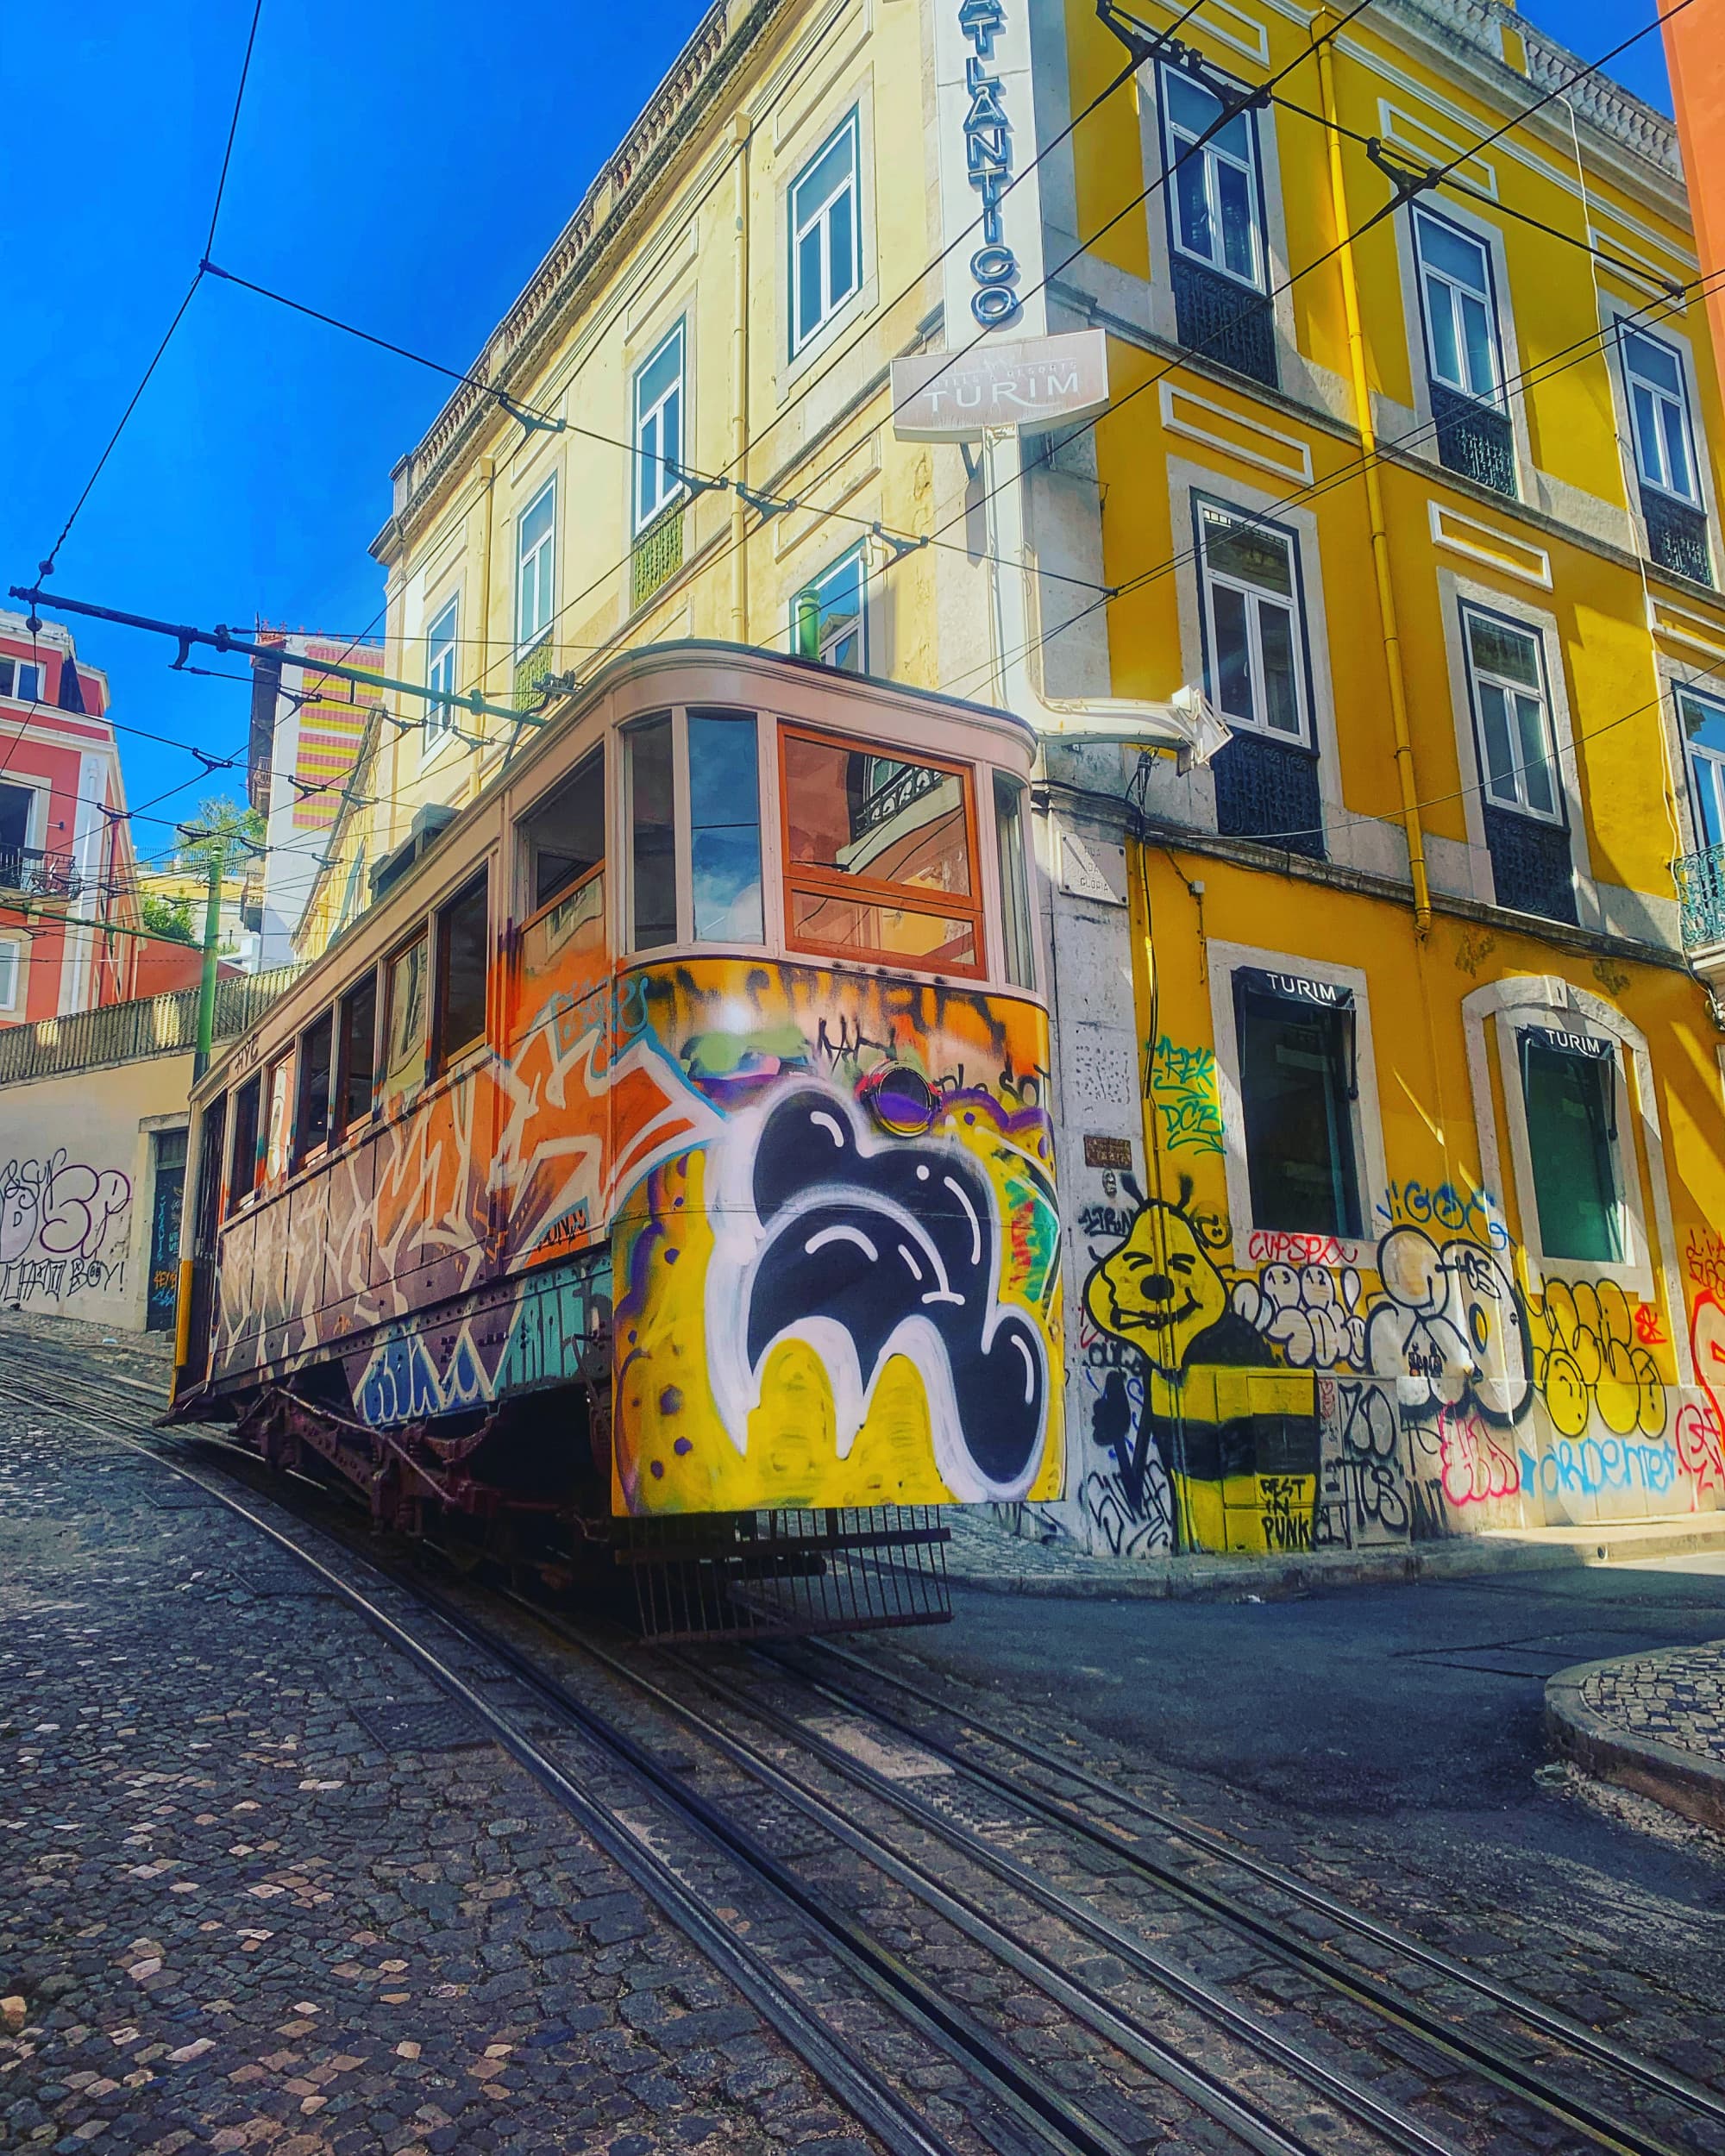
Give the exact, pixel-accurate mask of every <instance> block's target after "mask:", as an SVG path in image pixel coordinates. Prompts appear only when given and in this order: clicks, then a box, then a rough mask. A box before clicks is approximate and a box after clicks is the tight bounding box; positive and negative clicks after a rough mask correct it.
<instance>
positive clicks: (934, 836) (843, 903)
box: [783, 728, 982, 973]
mask: <svg viewBox="0 0 1725 2156" xmlns="http://www.w3.org/2000/svg"><path fill="white" fill-rule="evenodd" d="M783 755H784V788H783V791H784V798H785V824H786V837H787V862H786V871H787V893H786V925H787V934H788V937H789V939H790V940H791V941H792V942H793V943H799V944H801V945H803V946H805V947H812V948H815V949H819V950H828V951H833V952H839V953H844V954H845V955H847V956H855V957H859V958H875V959H888V960H894V961H897V962H907V963H909V964H911V965H913V966H925V967H927V968H930V970H931V971H938V972H943V973H975V972H979V971H980V970H981V967H982V906H981V902H980V899H979V898H978V896H977V881H978V880H977V877H976V874H975V862H974V854H973V845H972V830H971V816H970V803H969V782H968V780H967V778H966V776H965V774H964V773H963V771H960V770H953V769H951V768H948V767H947V766H945V765H943V764H935V763H919V762H912V761H909V760H908V759H907V758H905V757H901V756H896V755H888V754H886V753H884V752H882V751H880V750H874V749H858V748H856V747H854V746H852V745H850V744H847V743H844V742H837V741H831V740H829V739H827V738H825V736H819V735H813V734H804V733H800V732H796V731H793V730H791V729H790V728H787V729H786V730H785V731H784V735H783Z"/></svg>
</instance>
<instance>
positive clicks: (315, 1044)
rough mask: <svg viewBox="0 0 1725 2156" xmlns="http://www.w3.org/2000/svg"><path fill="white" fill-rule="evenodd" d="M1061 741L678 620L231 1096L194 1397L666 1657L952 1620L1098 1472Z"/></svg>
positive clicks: (510, 775) (592, 689) (423, 871)
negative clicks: (1062, 898) (1055, 783)
mask: <svg viewBox="0 0 1725 2156" xmlns="http://www.w3.org/2000/svg"><path fill="white" fill-rule="evenodd" d="M1031 765H1032V737H1031V736H1030V733H1029V730H1028V729H1026V727H1025V726H1024V725H1023V724H1021V723H1020V722H1019V720H1017V719H1015V718H1013V717H1011V716H1010V715H1008V714H1007V713H1004V712H1001V711H992V710H988V709H985V708H982V707H980V706H978V705H971V704H966V703H961V702H958V701H956V700H954V699H948V698H944V697H939V696H934V695H930V694H926V693H919V692H918V691H915V690H912V689H907V688H904V687H900V686H896V685H893V684H888V683H886V682H882V681H878V680H871V679H869V678H866V677H862V676H855V675H850V674H841V673H837V672H835V671H834V670H832V669H831V668H828V667H819V666H816V665H814V664H812V662H809V661H803V660H799V659H793V658H787V657H781V656H777V655H773V654H769V653H764V652H760V651H755V650H750V649H744V648H741V647H737V646H734V645H729V644H719V643H711V642H695V641H690V642H677V643H668V644H662V645H657V646H654V647H650V648H649V649H643V650H640V651H634V652H630V653H627V654H625V655H623V656H621V657H619V658H618V659H617V660H615V661H612V663H611V664H610V665H608V666H607V667H605V668H604V669H603V670H602V671H601V672H599V674H596V675H595V676H594V678H593V680H591V681H589V682H588V683H586V685H585V686H583V687H582V688H581V690H580V691H579V692H578V693H577V694H576V695H575V696H574V698H573V699H570V700H569V701H568V703H567V704H566V705H565V706H564V707H563V708H562V709H561V711H558V712H557V713H556V714H555V716H554V717H553V718H551V719H550V721H549V723H547V724H544V725H543V726H542V727H541V728H540V729H539V730H537V731H536V734H535V735H534V736H532V737H530V739H529V740H528V741H527V742H526V743H525V744H524V746H523V747H522V748H521V749H519V750H518V751H516V752H514V753H511V754H510V755H505V756H503V757H502V758H501V760H500V763H499V768H496V769H494V770H493V772H492V774H491V775H490V777H489V778H488V780H486V783H485V784H484V785H483V786H482V787H480V790H479V791H478V792H477V793H476V794H475V796H474V798H473V799H472V800H471V801H470V802H469V803H468V804H467V805H466V806H464V807H462V808H461V811H460V812H459V813H457V814H455V815H454V816H453V817H452V818H449V820H448V821H447V822H446V823H444V824H442V826H441V827H437V826H436V824H435V820H434V819H432V818H427V817H426V816H425V814H424V812H421V816H420V818H418V819H417V821H416V825H415V829H414V830H413V832H412V833H411V836H410V837H409V838H408V839H407V840H406V841H405V843H403V845H402V846H401V847H399V848H398V849H397V851H396V852H395V853H394V854H392V855H391V856H388V857H387V858H386V860H384V861H383V862H380V863H379V864H378V866H377V867H376V868H374V870H373V874H372V878H371V887H372V893H373V902H372V904H371V905H370V906H369V907H368V908H367V910H366V911H365V912H362V913H361V915H360V916H359V918H357V919H356V920H355V921H354V922H353V924H351V925H350V926H348V928H347V929H345V930H344V931H343V932H342V934H341V935H340V936H338V937H337V938H336V941H335V942H334V943H332V944H331V945H330V947H329V950H327V951H326V952H325V953H324V955H323V956H322V957H321V958H320V959H318V960H317V962H315V963H313V964H312V965H311V966H310V967H308V968H307V969H306V970H305V972H304V974H303V975H301V976H300V978H299V979H298V981H296V982H295V983H294V985H293V986H292V987H291V988H290V989H289V990H288V991H287V993H285V994H284V995H283V996H282V997H281V998H280V999H279V1001H278V1002H277V1003H276V1004H275V1005H273V1006H272V1008H271V1009H270V1011H269V1012H267V1015H266V1016H265V1018H263V1019H262V1020H261V1021H260V1023H259V1024H258V1025H256V1026H254V1028H253V1030H252V1031H250V1033H248V1035H246V1036H245V1037H243V1038H242V1039H240V1040H238V1041H236V1042H235V1044H233V1045H232V1046H231V1047H230V1048H229V1049H227V1050H226V1051H225V1052H224V1053H223V1054H222V1055H221V1056H220V1057H219V1059H218V1060H217V1061H216V1062H215V1063H214V1064H213V1065H212V1067H211V1069H210V1070H209V1072H208V1073H207V1074H206V1075H205V1077H204V1080H203V1081H201V1083H200V1084H199V1085H198V1087H197V1088H196V1091H195V1093H194V1096H193V1103H192V1107H193V1127H192V1138H191V1144H192V1153H191V1158H192V1159H193V1160H194V1162H195V1163H196V1172H195V1181H194V1184H193V1194H192V1203H191V1205H190V1206H188V1207H187V1209H186V1224H185V1236H186V1241H185V1249H184V1254H183V1256H184V1262H183V1263H182V1269H181V1271H182V1295H181V1305H180V1313H179V1340H178V1346H177V1357H176V1359H177V1369H176V1376H175V1390H174V1396H173V1406H172V1407H171V1409H170V1414H171V1416H172V1417H173V1420H192V1421H197V1420H203V1421H220V1422H223V1423H227V1424H229V1425H232V1426H234V1430H235V1436H236V1437H237V1438H238V1439H239V1440H240V1441H241V1442H242V1443H244V1444H246V1445H248V1446H251V1447H254V1448H255V1449H256V1450H257V1451H259V1452H260V1453H261V1454H262V1455H263V1456H264V1457H265V1458H267V1460H268V1461H269V1462H271V1463H273V1465H275V1466H277V1467H279V1468H281V1469H284V1470H286V1469H298V1470H303V1471H311V1472H315V1473H319V1474H322V1475H323V1476H325V1477H326V1479H327V1478H329V1477H330V1476H334V1477H338V1478H340V1479H341V1480H342V1482H345V1483H346V1484H348V1485H351V1486H352V1487H353V1488H354V1489H357V1490H358V1491H359V1492H361V1493H362V1494H363V1495H364V1497H365V1499H366V1501H367V1502H368V1504H369V1506H370V1507H371V1511H372V1514H373V1519H374V1520H375V1521H377V1522H378V1523H379V1524H380V1526H386V1527H388V1528H391V1529H394V1530H398V1531H400V1532H406V1533H408V1534H414V1535H423V1536H426V1537H428V1538H430V1539H433V1540H435V1541H436V1543H437V1544H438V1545H439V1546H440V1547H444V1548H448V1549H450V1550H452V1551H457V1552H458V1553H462V1554H465V1553H467V1552H480V1553H486V1552H489V1553H490V1554H492V1555H493V1556H495V1557H499V1558H500V1559H502V1560H504V1561H505V1562H506V1563H507V1564H510V1565H511V1566H512V1567H516V1568H528V1569H530V1570H537V1572H538V1573H539V1574H540V1575H542V1576H543V1577H544V1578H546V1579H548V1580H550V1581H553V1582H560V1583H571V1584H573V1583H576V1582H577V1581H578V1580H580V1579H581V1578H583V1577H590V1576H593V1574H594V1573H595V1572H597V1571H605V1570H607V1569H608V1570H609V1576H610V1577H611V1578H612V1580H613V1581H617V1580H620V1579H622V1578H624V1577H625V1576H627V1577H629V1578H632V1580H633V1581H634V1583H635V1587H636V1589H637V1597H636V1606H637V1610H638V1614H639V1619H640V1622H641V1624H642V1626H643V1628H644V1629H645V1630H646V1631H647V1632H648V1633H649V1634H652V1635H653V1636H656V1637H661V1638H667V1637H689V1636H694V1635H711V1634H713V1633H761V1632H802V1631H810V1630H819V1629H832V1628H849V1627H856V1626H868V1625H877V1624H888V1623H907V1622H918V1621H927V1620H932V1619H938V1617H940V1616H941V1615H943V1614H946V1611H947V1600H946V1588H945V1567H944V1547H943V1546H942V1545H944V1539H945V1536H946V1532H947V1531H946V1529H945V1527H944V1526H943V1525H941V1524H940V1514H939V1513H938V1509H937V1508H938V1507H944V1506H949V1505H954V1504H976V1503H986V1502H990V1501H1015V1500H1020V1499H1026V1498H1051V1497H1053V1496H1055V1495H1058V1494H1059V1491H1060V1488H1061V1483H1062V1475H1063V1446H1062V1430H1061V1414H1060V1402H1061V1369H1060V1357H1061V1313H1060V1263H1059V1258H1060V1250H1059V1219H1058V1212H1057V1202H1056V1192H1055V1178H1054V1154H1053V1139H1052V1129H1051V1118H1050V1114H1049V1102H1048V1097H1047V1090H1046V1088H1047V1073H1048V1069H1049V1066H1050V1056H1049V1046H1048V1021H1047V1012H1046V1008H1045V1006H1044V1001H1043V1000H1042V998H1041V997H1040V995H1039V994H1038V990H1037V972H1038V956H1037V937H1036V933H1035V918H1034V909H1033V905H1032V893H1033V888H1034V884H1033V878H1034V869H1033V866H1032V857H1031V853H1030V847H1029V837H1030V831H1029V824H1030V818H1029V810H1028V780H1029V777H1030V773H1031Z"/></svg>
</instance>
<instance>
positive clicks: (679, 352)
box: [634, 322, 683, 531]
mask: <svg viewBox="0 0 1725 2156" xmlns="http://www.w3.org/2000/svg"><path fill="white" fill-rule="evenodd" d="M634 429H635V529H636V530H637V531H644V530H646V528H647V526H648V525H649V524H650V523H652V521H653V519H654V518H655V517H656V516H658V514H659V513H660V511H662V510H665V509H668V508H669V507H670V505H671V504H672V503H673V502H674V501H675V500H676V498H677V497H678V496H679V495H680V494H681V492H682V491H683V480H682V470H681V467H682V461H683V325H682V323H681V322H680V323H678V324H677V326H676V328H675V329H673V330H672V331H671V333H670V335H668V337H666V338H665V339H664V340H663V342H661V343H660V344H659V345H657V346H656V347H655V348H654V350H653V351H652V352H651V354H649V356H648V357H647V359H645V360H643V362H642V364H641V365H640V366H639V367H637V369H636V371H635V421H634Z"/></svg>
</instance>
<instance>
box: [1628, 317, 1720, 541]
mask: <svg viewBox="0 0 1725 2156" xmlns="http://www.w3.org/2000/svg"><path fill="white" fill-rule="evenodd" d="M1622 338H1623V371H1624V373H1625V374H1626V376H1627V377H1628V385H1629V411H1630V416H1631V417H1632V419H1633V421H1634V433H1635V463H1636V466H1637V468H1638V469H1639V471H1640V475H1641V479H1642V480H1643V482H1644V483H1645V484H1646V485H1647V486H1657V487H1658V488H1659V489H1660V491H1661V492H1664V493H1666V494H1675V495H1676V496H1677V497H1678V499H1679V500H1680V501H1685V502H1691V503H1695V502H1698V501H1699V500H1700V498H1701V497H1700V494H1699V492H1698V491H1697V485H1696V470H1695V450H1694V443H1693V438H1692V436H1691V430H1690V423H1689V397H1688V393H1687V392H1686V391H1685V389H1684V379H1683V365H1682V362H1681V361H1680V360H1679V359H1678V355H1677V354H1676V353H1675V352H1674V351H1673V350H1672V348H1671V346H1670V345H1668V344H1664V343H1661V342H1659V340H1658V339H1657V338H1654V337H1648V336H1643V335H1640V332H1639V331H1633V330H1628V329H1626V330H1624V331H1623V332H1622Z"/></svg>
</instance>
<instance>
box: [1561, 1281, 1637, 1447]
mask: <svg viewBox="0 0 1725 2156" xmlns="http://www.w3.org/2000/svg"><path fill="white" fill-rule="evenodd" d="M1528 1326H1529V1330H1530V1332H1531V1333H1532V1336H1533V1343H1534V1383H1535V1384H1536V1385H1537V1386H1538V1387H1539V1388H1540V1394H1541V1395H1542V1396H1543V1398H1544V1400H1545V1403H1546V1413H1547V1414H1548V1415H1549V1416H1550V1417H1551V1419H1552V1426H1553V1429H1555V1430H1556V1431H1557V1432H1559V1435H1561V1436H1563V1437H1566V1438H1578V1437H1580V1436H1581V1434H1582V1433H1583V1432H1584V1430H1585V1429H1586V1428H1587V1425H1588V1420H1589V1417H1590V1414H1591V1413H1592V1412H1593V1410H1594V1409H1595V1408H1597V1410H1598V1412H1599V1419H1600V1420H1601V1421H1602V1422H1603V1424H1604V1425H1605V1427H1606V1428H1607V1429H1608V1430H1609V1431H1610V1432H1612V1433H1613V1434H1614V1435H1615V1436H1617V1437H1620V1438H1627V1437H1628V1436H1629V1435H1630V1434H1631V1432H1634V1431H1636V1430H1639V1431H1640V1432H1641V1434H1642V1435H1643V1436H1644V1437H1649V1438H1656V1437H1658V1436H1659V1433H1660V1432H1661V1431H1662V1430H1663V1429H1664V1428H1665V1385H1664V1383H1663V1382H1662V1381H1661V1379H1660V1376H1659V1366H1658V1364H1657V1363H1655V1362H1654V1360H1653V1357H1652V1356H1651V1355H1650V1354H1649V1353H1648V1352H1647V1349H1646V1348H1645V1347H1642V1346H1640V1344H1638V1343H1637V1341H1636V1338H1635V1327H1634V1320H1633V1319H1632V1318H1631V1316H1630V1312H1629V1302H1628V1297H1627V1296H1626V1295H1625V1294H1624V1293H1623V1290H1622V1288H1620V1287H1619V1286H1618V1285H1617V1283H1616V1282H1615V1281H1604V1282H1601V1283H1600V1285H1599V1286H1598V1287H1595V1286H1594V1285H1593V1283H1592V1282H1590V1281H1576V1282H1573V1283H1571V1282H1567V1281H1561V1280H1550V1281H1547V1282H1546V1295H1545V1305H1544V1307H1543V1308H1542V1309H1540V1310H1533V1311H1530V1312H1529V1313H1528Z"/></svg>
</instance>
